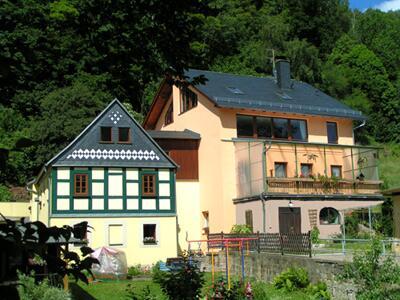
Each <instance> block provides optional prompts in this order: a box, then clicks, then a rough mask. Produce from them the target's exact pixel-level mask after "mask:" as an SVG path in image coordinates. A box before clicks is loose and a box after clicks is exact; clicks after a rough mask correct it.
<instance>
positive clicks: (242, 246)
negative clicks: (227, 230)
mask: <svg viewBox="0 0 400 300" xmlns="http://www.w3.org/2000/svg"><path fill="white" fill-rule="evenodd" d="M252 240H257V238H223V239H207V240H190V241H187V242H188V252H189V253H193V254H194V255H198V256H203V255H204V251H203V250H202V246H203V245H205V246H206V247H204V248H207V251H208V253H207V254H209V255H211V277H212V282H213V283H214V282H215V256H216V255H218V252H220V251H221V250H225V276H226V280H227V282H228V289H230V288H231V274H230V267H231V266H230V265H231V262H230V259H229V251H232V249H233V250H234V249H237V250H238V252H239V253H240V264H241V280H242V282H244V280H245V277H246V274H245V271H244V257H245V255H249V243H250V241H252ZM195 246H197V248H196V247H195ZM230 249H231V250H230ZM245 252H246V254H245Z"/></svg>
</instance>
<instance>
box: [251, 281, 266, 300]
mask: <svg viewBox="0 0 400 300" xmlns="http://www.w3.org/2000/svg"><path fill="white" fill-rule="evenodd" d="M252 289H253V299H255V300H258V299H260V300H261V299H263V300H267V299H269V296H268V286H267V284H266V283H265V282H262V281H256V282H254V283H253V285H252Z"/></svg>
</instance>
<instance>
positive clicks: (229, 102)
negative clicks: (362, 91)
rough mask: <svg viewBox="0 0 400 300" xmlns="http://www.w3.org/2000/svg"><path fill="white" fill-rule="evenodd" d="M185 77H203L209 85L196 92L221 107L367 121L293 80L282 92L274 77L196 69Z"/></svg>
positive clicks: (358, 114) (342, 105) (305, 84)
mask: <svg viewBox="0 0 400 300" xmlns="http://www.w3.org/2000/svg"><path fill="white" fill-rule="evenodd" d="M185 75H186V76H188V77H189V80H190V79H192V78H194V77H196V76H200V75H204V76H205V78H206V79H208V81H207V82H206V83H205V84H199V85H196V88H197V89H198V90H200V91H201V92H202V93H204V94H205V95H207V96H208V97H209V98H210V99H211V100H213V101H214V102H215V104H216V105H217V106H219V107H225V108H242V109H255V110H262V111H274V112H290V113H297V114H306V115H319V116H333V117H341V118H349V119H354V120H365V119H366V118H365V116H363V115H362V114H361V112H359V111H356V110H353V109H351V108H350V107H348V106H347V105H345V104H343V103H341V102H340V101H338V100H336V99H334V98H332V97H330V96H328V95H327V94H325V93H324V92H322V91H320V90H318V89H316V88H314V87H313V86H311V85H309V84H307V83H304V82H300V81H296V80H292V87H291V88H290V89H285V90H281V89H280V88H279V87H278V85H277V83H276V80H275V78H273V77H255V76H242V75H233V74H226V73H219V72H211V71H202V70H195V69H189V70H188V71H187V72H186V74H185ZM235 89H236V90H235Z"/></svg>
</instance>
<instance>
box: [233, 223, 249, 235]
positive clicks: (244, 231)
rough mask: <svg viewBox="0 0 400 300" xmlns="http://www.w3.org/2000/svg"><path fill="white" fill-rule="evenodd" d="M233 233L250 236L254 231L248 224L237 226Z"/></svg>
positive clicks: (234, 227)
mask: <svg viewBox="0 0 400 300" xmlns="http://www.w3.org/2000/svg"><path fill="white" fill-rule="evenodd" d="M231 233H239V234H250V233H253V230H252V229H251V228H250V227H249V226H247V225H246V224H236V225H233V226H232V229H231Z"/></svg>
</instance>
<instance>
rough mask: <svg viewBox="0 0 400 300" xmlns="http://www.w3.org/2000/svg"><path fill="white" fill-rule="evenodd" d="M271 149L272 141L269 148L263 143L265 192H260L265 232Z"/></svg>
mask: <svg viewBox="0 0 400 300" xmlns="http://www.w3.org/2000/svg"><path fill="white" fill-rule="evenodd" d="M269 149H271V142H269V145H268V148H267V147H266V144H265V142H264V143H263V151H262V162H263V164H262V168H263V190H264V191H263V192H262V193H261V194H260V200H261V203H262V213H263V233H266V232H267V224H266V223H267V222H266V210H265V201H266V200H265V197H266V193H267V191H268V185H267V179H266V172H267V151H268V150H269Z"/></svg>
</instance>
